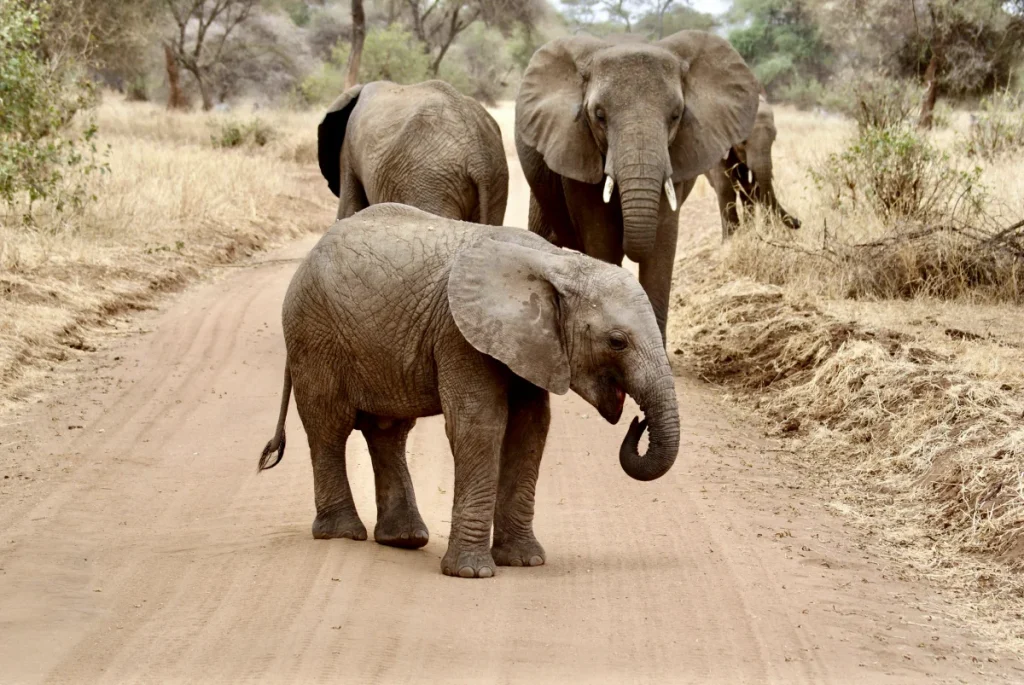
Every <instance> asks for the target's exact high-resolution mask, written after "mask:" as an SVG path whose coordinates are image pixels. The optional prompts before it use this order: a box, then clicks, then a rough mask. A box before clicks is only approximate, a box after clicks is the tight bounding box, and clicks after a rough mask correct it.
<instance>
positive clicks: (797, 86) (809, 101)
mask: <svg viewBox="0 0 1024 685" xmlns="http://www.w3.org/2000/svg"><path fill="white" fill-rule="evenodd" d="M778 97H779V100H781V101H782V102H788V103H789V104H791V105H794V106H796V107H798V108H800V109H803V110H808V109H811V108H813V107H815V106H817V105H820V104H821V102H822V100H823V99H824V97H825V87H824V86H822V85H821V82H819V81H818V80H816V79H803V78H795V79H793V80H792V81H791V82H790V83H789V84H788V85H785V86H782V87H780V88H779V95H778Z"/></svg>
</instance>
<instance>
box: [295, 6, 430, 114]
mask: <svg viewBox="0 0 1024 685" xmlns="http://www.w3.org/2000/svg"><path fill="white" fill-rule="evenodd" d="M351 49H352V47H351V45H349V44H348V43H347V42H339V43H338V44H336V45H335V46H334V48H332V50H331V56H330V59H328V61H327V63H325V64H323V65H322V66H321V67H320V68H319V69H317V70H316V71H315V72H313V73H312V74H310V75H309V76H307V77H306V78H305V79H303V81H302V82H301V83H300V84H299V86H298V89H297V92H296V96H297V99H298V100H299V101H300V102H301V103H303V104H306V105H322V104H325V103H328V102H330V101H332V100H333V99H334V98H336V97H338V96H339V95H341V93H342V91H343V90H344V89H345V72H346V70H347V68H348V56H349V52H351ZM429 73H430V56H429V55H428V54H427V53H426V51H425V50H424V49H423V44H422V43H420V42H419V41H417V40H416V39H415V38H414V37H413V35H412V34H411V33H409V32H408V31H406V30H405V29H403V28H401V27H399V26H397V25H392V26H389V27H387V28H383V29H380V28H373V29H370V31H369V32H368V33H367V34H366V42H365V43H364V44H363V57H362V59H361V60H360V62H359V82H360V83H369V82H371V81H393V82H395V83H418V82H420V81H425V80H426V79H428V78H430V77H429Z"/></svg>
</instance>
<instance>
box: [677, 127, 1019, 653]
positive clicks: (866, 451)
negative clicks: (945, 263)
mask: <svg viewBox="0 0 1024 685" xmlns="http://www.w3.org/2000/svg"><path fill="white" fill-rule="evenodd" d="M962 118H963V119H966V115H963V116H962ZM777 122H778V124H779V130H780V135H779V140H778V143H777V145H776V148H777V150H778V151H779V155H778V158H777V161H776V165H775V169H776V172H777V174H778V177H779V181H778V183H777V187H778V188H779V191H780V195H781V197H782V201H783V204H784V205H785V206H786V207H787V208H789V209H791V211H793V212H794V213H795V214H796V215H797V216H799V217H800V218H801V219H802V220H803V221H804V228H803V229H801V230H800V231H798V232H788V235H787V234H785V233H783V232H785V231H787V229H784V228H779V227H774V226H769V225H767V224H766V222H765V221H764V219H763V218H762V217H760V216H759V217H757V219H756V221H755V222H751V223H752V225H748V226H746V227H745V229H746V230H744V231H743V233H741V234H740V235H739V236H738V239H736V240H734V241H733V242H732V244H730V245H728V246H726V247H724V248H723V247H720V246H719V244H718V238H717V236H716V232H717V227H712V228H710V229H705V230H703V231H702V232H700V233H699V234H695V235H693V236H691V241H690V244H689V245H688V246H686V247H685V248H684V249H681V251H680V259H679V262H678V264H677V267H676V273H677V282H676V284H675V287H676V292H677V293H678V294H677V296H676V298H677V299H676V302H675V305H674V311H673V320H672V324H671V327H670V331H669V338H670V344H671V346H672V349H676V350H677V360H678V363H680V364H682V365H685V366H686V367H688V368H689V369H690V370H693V371H696V372H697V373H698V374H700V375H701V376H702V377H704V378H706V379H708V380H709V381H711V382H714V383H718V384H721V385H723V386H726V387H728V388H730V389H731V390H732V391H733V396H734V397H735V398H736V399H738V400H739V401H741V402H743V403H745V404H747V405H748V406H751V407H753V408H755V409H756V410H757V411H758V412H759V413H760V414H761V415H762V416H763V417H764V419H765V422H766V427H767V430H768V432H769V433H770V434H772V435H775V436H777V437H779V438H780V439H782V440H784V441H786V442H788V443H789V445H790V447H791V449H790V450H787V451H786V452H784V454H788V455H789V456H788V457H787V459H789V460H791V461H792V462H793V463H795V464H797V465H798V466H800V467H801V468H802V469H803V470H804V472H805V473H807V474H808V476H809V477H811V478H812V479H813V480H814V481H816V483H817V485H818V487H819V489H820V491H821V492H822V494H823V495H824V497H825V498H826V499H828V500H830V501H831V506H832V507H833V508H834V509H835V510H836V511H837V512H840V513H842V514H843V515H845V516H848V517H850V518H852V519H854V520H856V521H858V522H860V523H861V524H862V525H863V527H864V528H865V529H866V530H867V531H869V532H870V534H871V535H872V536H873V537H875V539H877V540H878V541H879V543H880V546H879V549H882V550H887V551H888V552H890V553H891V554H892V555H893V557H894V558H896V559H898V560H900V561H901V562H903V564H904V568H905V569H906V570H907V573H908V575H912V576H920V575H925V576H928V577H931V578H933V579H935V580H937V581H938V582H939V583H940V584H941V585H942V586H944V587H945V588H947V589H948V590H950V591H952V592H953V593H954V594H958V595H960V597H961V600H960V601H957V602H954V603H952V604H951V605H950V610H951V611H953V612H954V613H957V614H959V615H961V616H962V617H964V619H965V620H968V619H969V620H970V621H971V623H972V624H978V623H979V621H980V623H981V625H982V627H983V630H986V631H987V632H988V633H989V634H990V635H991V636H993V637H996V638H998V639H1001V640H1006V641H1008V643H1009V644H1010V646H1012V647H1014V648H1016V649H1024V621H1022V620H1021V619H1022V618H1024V575H1022V572H1024V316H1022V313H1024V312H1022V309H1021V307H1020V306H1019V305H1016V304H1012V303H1000V301H1005V300H1006V299H1012V298H1006V297H1005V294H1006V293H1007V292H1009V289H1010V288H1009V287H1004V288H1002V289H1001V288H1000V287H993V288H990V289H985V288H978V287H976V284H971V285H972V287H970V288H962V289H953V290H954V291H956V292H958V293H959V296H958V297H957V299H955V300H954V301H949V300H943V299H938V298H936V297H924V296H921V295H917V296H914V297H909V298H907V299H897V300H883V299H850V298H849V296H850V295H851V294H856V293H863V292H864V291H863V290H862V289H861V290H858V288H857V287H855V286H856V284H857V283H858V279H862V278H864V274H863V273H862V271H863V270H868V271H870V272H878V273H886V272H893V271H896V272H899V271H900V270H901V269H909V268H910V267H907V266H904V265H905V264H911V265H913V263H914V260H924V259H928V258H930V255H928V254H924V253H922V252H920V251H918V252H915V248H914V247H903V248H900V250H904V251H903V252H901V251H894V253H892V254H881V255H879V256H878V258H877V259H876V260H875V262H874V263H871V264H867V265H865V264H859V263H855V262H852V261H842V260H840V261H833V260H831V259H827V258H825V257H822V256H821V255H820V254H818V253H819V250H818V249H817V248H820V246H821V244H822V241H823V240H826V236H825V230H824V226H825V224H826V221H827V224H828V232H829V237H828V239H831V240H838V239H839V236H842V237H843V238H845V239H848V240H850V241H851V242H852V241H863V240H868V239H871V238H873V237H875V236H877V235H879V233H880V232H881V231H882V230H883V229H882V227H881V226H879V225H877V224H875V223H872V221H871V220H869V219H867V218H866V217H861V221H862V223H857V219H858V217H851V216H850V215H848V214H847V215H845V216H841V215H839V214H838V213H835V212H834V210H832V209H830V208H829V207H828V206H827V203H826V202H824V201H823V199H822V198H820V197H818V196H817V194H816V192H815V188H814V186H813V184H812V183H811V182H810V180H809V178H808V176H807V169H808V167H809V166H811V165H813V164H816V163H818V162H819V161H820V159H821V158H823V157H824V156H825V155H827V154H828V153H829V152H832V151H835V150H837V149H839V148H840V147H841V146H842V145H843V141H844V137H845V136H846V135H848V134H850V133H852V129H853V126H852V124H849V123H846V122H843V121H840V120H822V119H818V118H816V117H815V116H814V115H812V114H803V113H796V112H790V111H786V110H785V109H783V110H782V112H780V113H777ZM937 137H938V138H939V139H945V140H944V144H946V143H948V142H951V139H952V134H951V133H950V132H941V133H940V134H939V135H938V136H937ZM1022 170H1024V169H1020V168H1016V169H1015V168H1014V165H1013V163H1012V162H1010V161H1002V162H998V163H997V164H996V165H995V166H993V167H991V168H988V169H986V170H985V172H984V176H985V178H986V180H988V181H989V182H990V183H991V185H992V187H994V188H998V189H1000V192H999V195H998V196H997V197H998V199H999V203H1000V206H999V207H996V208H995V210H994V211H998V212H1001V213H1004V214H1005V215H1006V216H1012V215H1013V212H1016V216H1017V217H1021V216H1024V174H1022V173H1021V171H1022ZM997 182H998V184H997ZM688 204H689V203H688ZM949 249H951V250H955V246H951V247H949ZM904 273H906V271H905V272H904ZM950 273H954V272H953V271H950ZM1004 273H1006V272H1004ZM1009 273H1010V274H1011V275H1012V274H1014V273H1018V274H1019V272H1013V271H1009ZM996 285H997V286H1006V284H996ZM1010 287H1012V284H1010Z"/></svg>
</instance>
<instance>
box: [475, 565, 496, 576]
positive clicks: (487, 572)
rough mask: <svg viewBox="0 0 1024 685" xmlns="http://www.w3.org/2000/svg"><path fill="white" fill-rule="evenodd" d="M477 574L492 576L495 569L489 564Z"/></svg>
mask: <svg viewBox="0 0 1024 685" xmlns="http://www.w3.org/2000/svg"><path fill="white" fill-rule="evenodd" d="M477 575H478V576H479V577H480V578H490V577H491V576H493V575H494V569H492V568H490V567H489V566H484V567H483V568H482V569H480V573H479V574H477Z"/></svg>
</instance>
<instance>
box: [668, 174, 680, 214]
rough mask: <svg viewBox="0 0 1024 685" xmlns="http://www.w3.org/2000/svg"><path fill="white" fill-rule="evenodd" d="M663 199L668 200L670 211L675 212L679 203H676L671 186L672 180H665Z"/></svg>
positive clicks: (673, 188)
mask: <svg viewBox="0 0 1024 685" xmlns="http://www.w3.org/2000/svg"><path fill="white" fill-rule="evenodd" d="M665 197H667V198H668V206H669V207H671V208H672V211H673V212H674V211H676V208H677V207H678V206H679V203H678V202H676V189H675V186H673V185H672V179H671V178H669V179H665Z"/></svg>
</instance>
